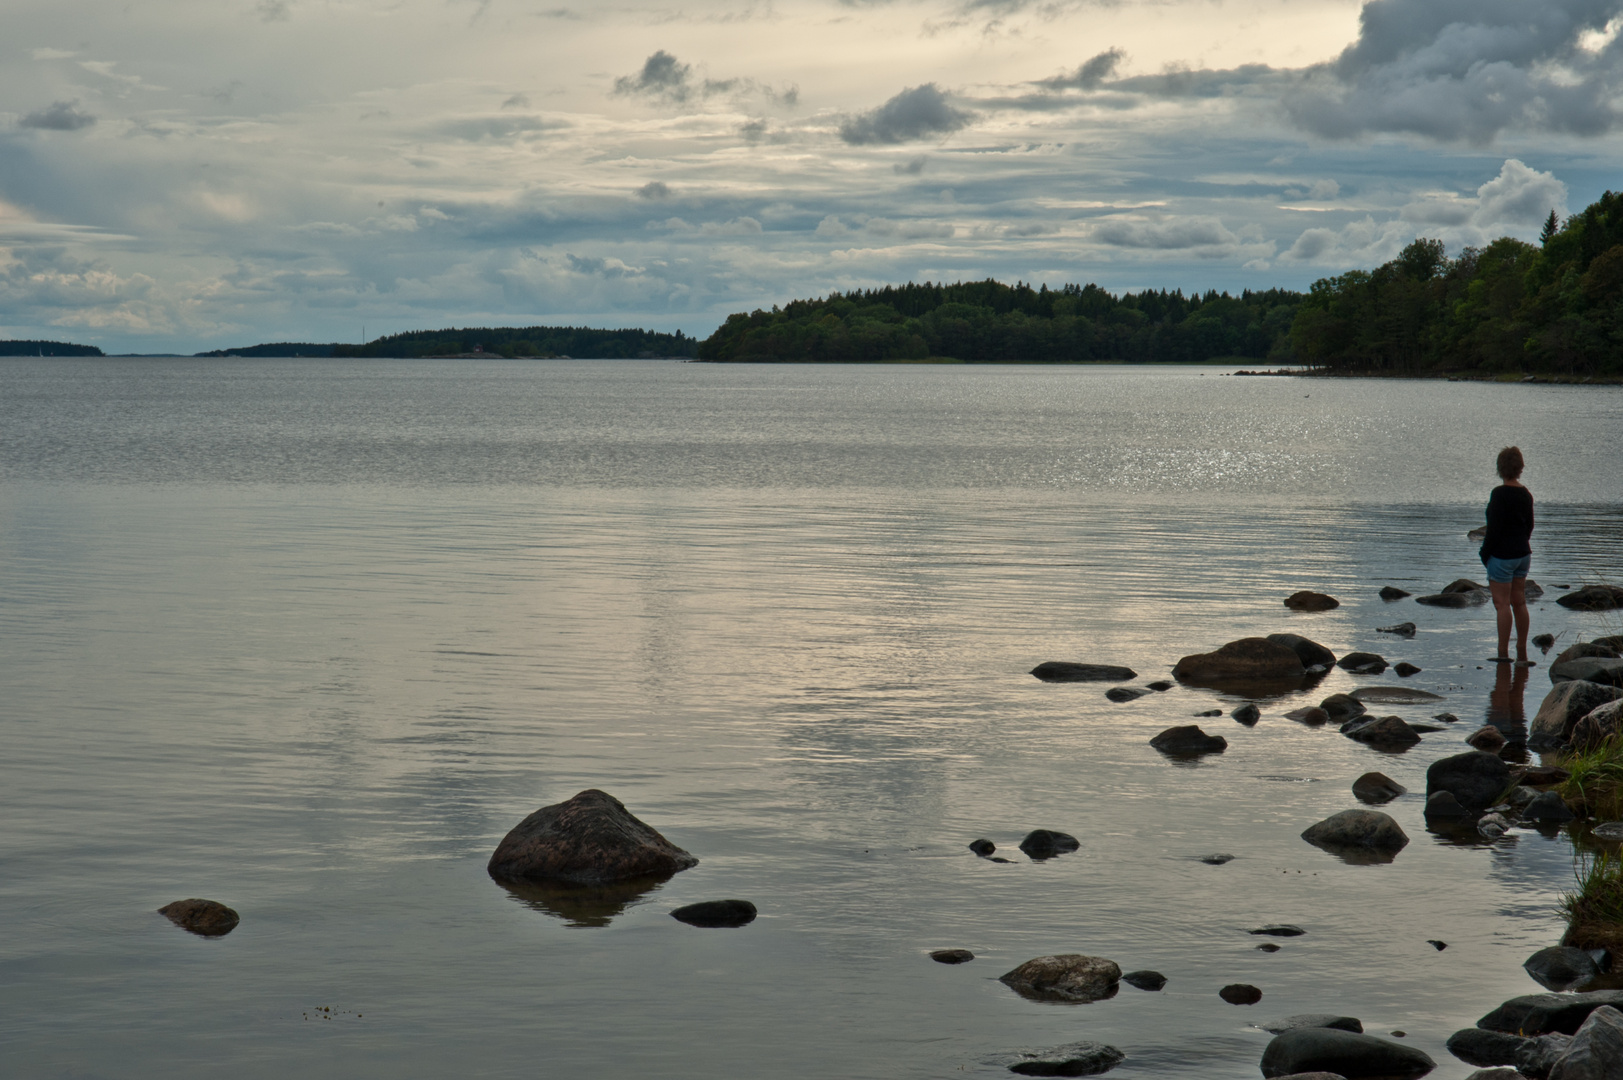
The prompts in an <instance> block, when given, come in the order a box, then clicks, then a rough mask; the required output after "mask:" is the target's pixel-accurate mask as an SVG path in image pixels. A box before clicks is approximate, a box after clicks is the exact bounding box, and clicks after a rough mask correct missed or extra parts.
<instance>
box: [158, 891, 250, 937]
mask: <svg viewBox="0 0 1623 1080" xmlns="http://www.w3.org/2000/svg"><path fill="white" fill-rule="evenodd" d="M158 914H160V915H162V916H163V917H164V918H166V919H168V920H169V921H170V922H172V923H174V924H175V925H176V926H178V927H180V928H181V929H182V930H190V931H191V932H192V933H194V934H197V935H199V936H200V937H223V936H224V935H226V934H229V933H230V932H231V931H233V930H235V929H236V928H237V923H238V922H240V921H241V919H240V918H239V917H238V915H237V913H236V912H235V911H232V910H231V909H230V908H228V907H226V906H225V905H224V904H222V903H220V902H219V901H218V900H200V899H197V898H195V897H194V898H192V899H190V900H176V901H175V902H174V903H172V904H165V905H164V906H163V907H161V908H159V909H158Z"/></svg>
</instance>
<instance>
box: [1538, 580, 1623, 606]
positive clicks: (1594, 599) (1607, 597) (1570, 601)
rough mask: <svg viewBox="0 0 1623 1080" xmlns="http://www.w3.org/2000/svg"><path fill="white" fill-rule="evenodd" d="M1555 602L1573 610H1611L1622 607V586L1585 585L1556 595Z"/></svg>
mask: <svg viewBox="0 0 1623 1080" xmlns="http://www.w3.org/2000/svg"><path fill="white" fill-rule="evenodd" d="M1555 602H1556V603H1558V604H1560V605H1561V606H1562V607H1564V608H1571V609H1572V610H1573V611H1613V610H1615V609H1617V608H1620V607H1623V587H1620V586H1617V585H1585V586H1584V587H1583V588H1581V589H1574V590H1573V591H1572V592H1569V593H1567V595H1565V596H1560V597H1557V598H1556V601H1555Z"/></svg>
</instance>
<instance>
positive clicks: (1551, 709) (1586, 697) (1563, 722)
mask: <svg viewBox="0 0 1623 1080" xmlns="http://www.w3.org/2000/svg"><path fill="white" fill-rule="evenodd" d="M1619 698H1623V687H1616V686H1606V685H1603V684H1601V683H1594V682H1590V681H1588V680H1587V679H1568V680H1566V681H1565V682H1559V683H1556V684H1555V686H1554V687H1552V688H1551V689H1550V692H1549V693H1548V694H1546V695H1544V701H1543V703H1542V704H1541V705H1539V707H1538V713H1537V715H1535V716H1534V717H1533V722H1532V723H1531V724H1529V725H1528V732H1527V745H1528V746H1530V747H1532V748H1533V749H1534V750H1554V749H1556V748H1558V747H1562V746H1566V745H1567V744H1569V743H1571V742H1572V729H1573V728H1574V727H1575V726H1576V725H1577V723H1578V721H1579V720H1582V719H1583V718H1584V717H1585V716H1588V715H1589V714H1590V713H1591V712H1593V711H1594V710H1595V709H1597V708H1599V707H1600V706H1602V705H1604V704H1606V703H1607V702H1608V701H1616V700H1618V699H1619Z"/></svg>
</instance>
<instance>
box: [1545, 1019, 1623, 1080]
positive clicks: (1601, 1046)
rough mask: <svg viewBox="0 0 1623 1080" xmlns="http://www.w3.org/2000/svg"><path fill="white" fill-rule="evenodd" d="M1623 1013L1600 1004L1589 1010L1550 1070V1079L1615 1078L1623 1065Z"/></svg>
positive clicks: (1584, 1079) (1600, 1079) (1605, 1079)
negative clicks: (1598, 1006) (1592, 1010)
mask: <svg viewBox="0 0 1623 1080" xmlns="http://www.w3.org/2000/svg"><path fill="white" fill-rule="evenodd" d="M1620 1064H1623V1013H1620V1012H1618V1010H1616V1009H1614V1008H1611V1007H1609V1006H1602V1007H1600V1008H1598V1009H1596V1010H1595V1011H1594V1012H1592V1013H1590V1014H1589V1019H1587V1020H1585V1021H1584V1023H1583V1026H1582V1027H1580V1028H1579V1029H1578V1034H1577V1035H1576V1036H1575V1037H1574V1038H1573V1040H1572V1042H1571V1043H1569V1044H1568V1046H1567V1050H1566V1053H1564V1054H1562V1055H1561V1057H1560V1059H1558V1060H1557V1061H1556V1063H1555V1066H1554V1067H1553V1068H1552V1069H1551V1070H1550V1080H1615V1078H1616V1077H1617V1076H1618V1074H1619V1072H1623V1069H1620V1068H1619V1065H1620Z"/></svg>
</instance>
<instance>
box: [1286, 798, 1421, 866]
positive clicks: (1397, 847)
mask: <svg viewBox="0 0 1623 1080" xmlns="http://www.w3.org/2000/svg"><path fill="white" fill-rule="evenodd" d="M1302 839H1303V840H1306V841H1307V842H1308V843H1310V844H1312V845H1313V846H1314V847H1318V848H1323V849H1324V850H1326V851H1329V852H1332V853H1333V854H1338V855H1347V854H1355V855H1356V854H1365V853H1367V854H1368V855H1373V856H1380V857H1383V858H1384V860H1385V861H1390V860H1391V858H1392V856H1394V855H1396V854H1397V853H1398V852H1399V851H1402V850H1403V848H1404V847H1405V846H1406V845H1407V844H1408V843H1409V838H1408V837H1407V836H1406V835H1404V832H1403V830H1402V829H1401V828H1399V827H1398V823H1397V822H1396V821H1394V820H1393V819H1392V818H1391V817H1390V816H1389V815H1387V814H1383V813H1381V812H1380V811H1379V810H1343V811H1342V812H1341V813H1339V814H1335V815H1332V816H1331V817H1327V818H1325V819H1324V820H1323V821H1321V822H1319V823H1318V824H1317V825H1311V826H1309V827H1308V828H1307V829H1305V830H1304V831H1303V832H1302ZM1372 861H1373V860H1372Z"/></svg>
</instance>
